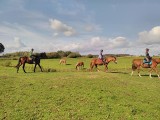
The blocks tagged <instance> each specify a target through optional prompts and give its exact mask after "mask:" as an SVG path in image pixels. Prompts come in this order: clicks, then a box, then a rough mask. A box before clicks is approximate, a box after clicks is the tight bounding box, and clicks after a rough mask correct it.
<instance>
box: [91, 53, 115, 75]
mask: <svg viewBox="0 0 160 120" xmlns="http://www.w3.org/2000/svg"><path fill="white" fill-rule="evenodd" d="M111 61H113V62H114V63H115V64H117V58H116V57H114V56H109V57H107V58H106V59H105V61H104V62H103V61H102V60H101V59H99V58H94V59H92V60H91V63H90V71H92V69H93V67H94V66H95V67H96V69H97V70H98V71H99V69H98V67H97V66H98V65H104V66H105V71H106V72H107V70H108V64H109V63H110V62H111Z"/></svg>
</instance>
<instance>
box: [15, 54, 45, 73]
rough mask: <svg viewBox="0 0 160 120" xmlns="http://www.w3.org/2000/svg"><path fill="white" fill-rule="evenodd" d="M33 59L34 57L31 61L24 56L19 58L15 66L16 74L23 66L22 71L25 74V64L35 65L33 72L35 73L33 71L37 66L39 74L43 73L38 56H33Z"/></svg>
mask: <svg viewBox="0 0 160 120" xmlns="http://www.w3.org/2000/svg"><path fill="white" fill-rule="evenodd" d="M34 57H35V59H34V61H33V60H31V58H29V57H26V56H25V57H20V58H19V60H18V64H17V65H16V68H17V73H18V71H19V67H20V66H21V65H23V71H24V72H25V73H26V71H25V64H26V63H28V64H35V66H34V72H35V70H36V66H37V65H38V66H39V67H40V69H41V72H43V71H42V67H41V65H40V56H34Z"/></svg>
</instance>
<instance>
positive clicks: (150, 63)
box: [143, 58, 152, 65]
mask: <svg viewBox="0 0 160 120" xmlns="http://www.w3.org/2000/svg"><path fill="white" fill-rule="evenodd" d="M143 64H148V65H152V60H151V59H149V61H147V60H146V58H144V60H143Z"/></svg>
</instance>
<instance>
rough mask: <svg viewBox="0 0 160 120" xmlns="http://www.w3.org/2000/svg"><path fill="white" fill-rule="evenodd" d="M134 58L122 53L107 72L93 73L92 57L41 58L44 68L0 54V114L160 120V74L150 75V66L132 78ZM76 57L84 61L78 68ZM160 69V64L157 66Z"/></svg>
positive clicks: (22, 118)
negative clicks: (21, 63) (64, 60)
mask: <svg viewBox="0 0 160 120" xmlns="http://www.w3.org/2000/svg"><path fill="white" fill-rule="evenodd" d="M134 58H135V57H118V58H117V61H118V64H114V63H110V64H109V65H108V68H109V70H108V73H106V72H103V70H104V66H100V67H99V68H100V69H101V71H100V72H96V71H95V70H93V72H89V70H88V69H89V64H90V61H91V59H90V58H67V63H66V65H60V64H59V59H45V60H43V59H42V60H41V66H42V67H43V69H44V70H45V71H44V72H40V70H39V68H38V67H37V69H36V72H35V73H34V72H33V65H28V64H26V72H27V73H24V72H23V70H22V68H21V67H20V69H19V73H16V68H14V67H5V66H4V64H5V63H7V62H10V63H11V66H15V65H16V64H17V62H18V60H5V59H0V119H2V120H29V119H31V120H37V119H43V120H107V119H108V120H158V119H160V95H159V94H160V79H158V78H157V76H156V74H153V78H152V79H150V78H149V76H148V70H147V69H143V71H141V75H142V77H141V78H140V77H138V76H137V75H138V74H137V72H135V73H134V75H133V76H132V77H131V75H130V73H131V62H132V60H133V59H134ZM77 61H83V62H84V69H83V70H79V71H78V70H76V69H75V65H76V63H77ZM158 69H159V70H160V65H159V66H158Z"/></svg>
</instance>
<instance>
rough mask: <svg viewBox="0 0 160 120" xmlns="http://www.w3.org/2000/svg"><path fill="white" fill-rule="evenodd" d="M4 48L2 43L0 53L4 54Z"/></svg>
mask: <svg viewBox="0 0 160 120" xmlns="http://www.w3.org/2000/svg"><path fill="white" fill-rule="evenodd" d="M4 49H5V47H4V46H3V44H2V43H0V53H2V52H4Z"/></svg>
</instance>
